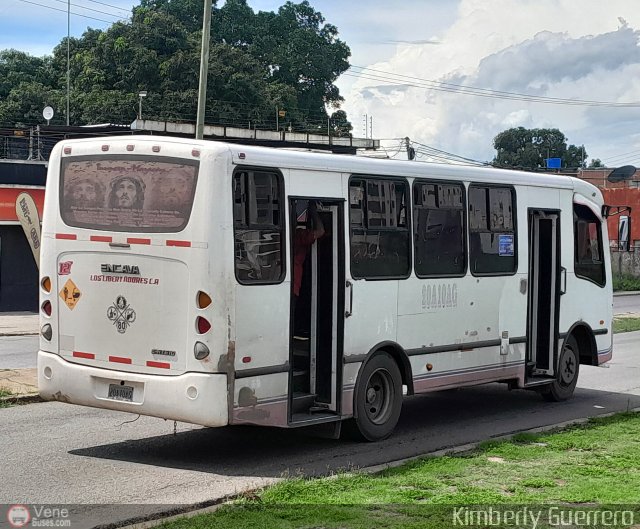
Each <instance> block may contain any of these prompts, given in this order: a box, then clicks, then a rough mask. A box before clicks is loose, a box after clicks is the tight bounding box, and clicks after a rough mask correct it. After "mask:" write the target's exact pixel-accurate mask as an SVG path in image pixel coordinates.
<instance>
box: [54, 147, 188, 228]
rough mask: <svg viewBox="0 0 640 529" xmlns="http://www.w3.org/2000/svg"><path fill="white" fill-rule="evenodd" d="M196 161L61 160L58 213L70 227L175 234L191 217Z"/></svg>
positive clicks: (146, 159) (122, 158) (107, 158)
mask: <svg viewBox="0 0 640 529" xmlns="http://www.w3.org/2000/svg"><path fill="white" fill-rule="evenodd" d="M197 174H198V162H196V161H191V160H183V159H177V158H151V157H148V156H146V157H117V158H116V157H83V158H67V159H65V160H63V164H62V174H61V179H60V213H61V215H62V220H63V221H64V222H65V223H66V224H67V225H69V226H77V227H80V228H90V229H97V230H100V229H104V230H109V231H134V232H177V231H180V230H182V229H183V228H184V227H185V226H186V224H187V222H188V221H189V216H190V215H191V207H192V205H193V197H194V193H195V188H196V180H197Z"/></svg>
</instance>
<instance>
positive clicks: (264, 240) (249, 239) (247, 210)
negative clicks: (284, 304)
mask: <svg viewBox="0 0 640 529" xmlns="http://www.w3.org/2000/svg"><path fill="white" fill-rule="evenodd" d="M281 194H282V184H281V181H280V177H279V175H278V174H277V173H274V172H268V171H252V170H243V171H238V172H236V173H235V174H234V175H233V233H234V254H235V259H234V260H235V273H236V279H237V280H238V281H239V282H240V283H242V284H253V283H260V284H265V283H280V282H281V281H283V279H284V268H283V262H284V256H283V253H284V248H283V245H282V240H283V225H284V223H283V221H282V214H283V212H282V210H281V204H282V200H281Z"/></svg>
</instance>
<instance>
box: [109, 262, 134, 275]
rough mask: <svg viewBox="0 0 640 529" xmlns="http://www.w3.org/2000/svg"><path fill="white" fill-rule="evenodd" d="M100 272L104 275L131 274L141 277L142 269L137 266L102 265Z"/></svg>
mask: <svg viewBox="0 0 640 529" xmlns="http://www.w3.org/2000/svg"><path fill="white" fill-rule="evenodd" d="M100 271H101V272H102V273H103V274H131V275H136V276H139V275H140V268H139V267H138V266H136V265H119V264H101V265H100Z"/></svg>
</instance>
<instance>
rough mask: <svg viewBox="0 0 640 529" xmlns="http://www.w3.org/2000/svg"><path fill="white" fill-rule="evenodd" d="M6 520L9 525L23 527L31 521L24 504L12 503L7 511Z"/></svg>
mask: <svg viewBox="0 0 640 529" xmlns="http://www.w3.org/2000/svg"><path fill="white" fill-rule="evenodd" d="M7 521H8V522H9V525H11V527H24V526H26V525H27V524H28V523H29V522H30V521H31V513H30V512H29V508H28V507H27V506H25V505H12V506H11V507H9V510H8V511H7Z"/></svg>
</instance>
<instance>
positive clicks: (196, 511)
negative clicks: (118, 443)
mask: <svg viewBox="0 0 640 529" xmlns="http://www.w3.org/2000/svg"><path fill="white" fill-rule="evenodd" d="M638 412H640V407H639V408H631V409H629V410H627V411H626V412H621V411H615V412H611V413H603V414H601V415H596V416H594V417H582V418H578V419H571V420H569V421H563V422H559V423H556V424H549V425H546V426H538V427H536V428H530V429H528V430H516V431H513V432H509V433H506V434H501V435H496V436H491V437H488V438H487V439H484V440H482V441H475V442H473V443H466V444H463V445H458V446H452V447H448V448H441V449H440V450H434V451H433V452H427V453H425V454H420V455H416V456H411V457H406V458H404V459H397V460H395V461H390V462H388V463H382V464H380V465H373V466H370V467H362V468H357V469H355V470H354V471H353V472H348V473H349V474H355V473H358V472H363V473H366V474H376V473H379V472H383V471H384V470H387V469H390V468H396V467H399V466H402V465H404V464H406V463H410V462H412V461H417V460H419V459H425V458H428V457H442V456H447V455H454V454H461V453H464V452H470V451H472V450H475V449H477V448H478V447H479V446H480V445H481V444H483V443H486V442H487V441H507V440H510V439H512V438H513V437H514V436H516V435H519V434H523V433H543V432H552V431H561V430H564V429H565V428H567V427H569V426H575V425H578V424H585V423H587V422H589V421H590V420H591V419H597V418H601V417H611V416H613V415H618V414H620V413H638ZM331 476H332V474H330V475H328V476H318V478H320V479H322V477H325V478H331ZM263 488H264V487H258V488H255V489H248V490H245V491H244V492H239V493H235V494H231V495H229V496H226V497H224V498H219V499H217V500H211V501H210V502H203V503H199V504H195V505H191V506H189V505H185V507H184V509H178V510H176V509H173V510H172V511H169V512H167V513H166V515H165V516H163V515H162V513H157V514H155V515H152V516H151V517H149V518H147V519H132V520H129V521H127V520H123V521H122V522H119V523H118V522H116V523H114V524H109V525H106V526H102V525H98V526H96V527H101V528H103V527H104V528H106V527H108V528H111V527H120V528H121V529H150V528H152V527H157V526H158V525H160V524H163V523H166V522H171V521H175V520H177V519H180V518H192V517H194V516H198V515H200V514H206V513H210V512H214V511H216V510H218V509H219V508H220V507H222V506H223V505H225V504H226V503H229V502H231V501H233V500H237V499H239V498H241V497H243V496H247V495H251V494H254V493H256V492H258V491H260V490H262V489H263ZM176 511H178V512H176ZM180 511H181V512H180Z"/></svg>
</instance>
